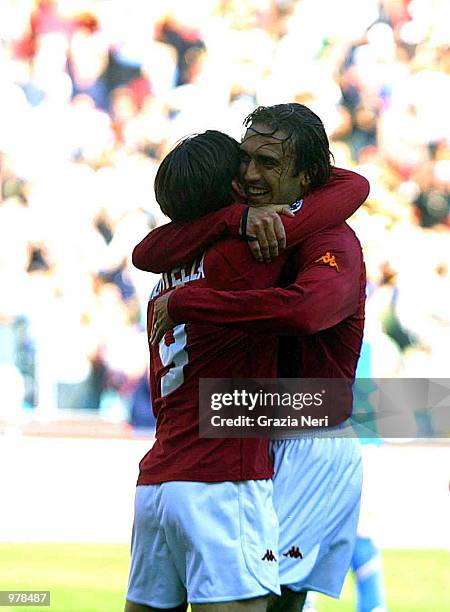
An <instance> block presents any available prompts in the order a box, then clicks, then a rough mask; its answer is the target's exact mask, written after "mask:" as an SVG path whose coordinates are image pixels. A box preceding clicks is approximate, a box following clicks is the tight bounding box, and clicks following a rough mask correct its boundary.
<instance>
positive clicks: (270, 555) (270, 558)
mask: <svg viewBox="0 0 450 612" xmlns="http://www.w3.org/2000/svg"><path fill="white" fill-rule="evenodd" d="M276 560H277V558H276V557H275V555H274V554H273V552H272V551H271V550H269V549H267V550H266V554H265V555H264V557H263V558H262V559H261V561H276Z"/></svg>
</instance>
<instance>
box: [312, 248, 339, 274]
mask: <svg viewBox="0 0 450 612" xmlns="http://www.w3.org/2000/svg"><path fill="white" fill-rule="evenodd" d="M319 261H321V262H322V263H324V264H328V265H329V266H330V268H336V272H339V266H338V265H337V261H336V257H335V256H334V255H332V254H331V253H330V251H327V252H326V253H325V255H322V257H319V259H316V260H315V262H314V263H319Z"/></svg>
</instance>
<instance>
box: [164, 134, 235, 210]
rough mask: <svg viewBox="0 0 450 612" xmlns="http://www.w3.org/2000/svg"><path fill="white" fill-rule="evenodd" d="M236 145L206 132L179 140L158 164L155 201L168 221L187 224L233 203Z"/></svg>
mask: <svg viewBox="0 0 450 612" xmlns="http://www.w3.org/2000/svg"><path fill="white" fill-rule="evenodd" d="M239 163H240V157H239V143H238V142H237V141H236V140H235V139H234V138H231V136H228V135H227V134H224V133H222V132H218V131H216V130H207V131H206V132H204V133H203V134H195V135H191V136H188V137H186V138H183V140H181V141H180V142H179V143H178V144H177V145H176V146H175V148H174V149H172V151H170V152H169V153H168V154H167V155H166V157H165V158H164V159H163V160H162V162H161V164H160V166H159V168H158V172H157V173H156V178H155V195H156V200H157V202H158V204H159V206H160V208H161V210H162V211H163V213H164V214H165V215H167V216H168V217H170V219H172V221H191V220H193V219H197V218H198V217H201V216H203V215H205V214H206V213H208V212H212V211H214V210H218V209H219V208H223V207H225V206H228V205H229V204H231V202H232V201H233V198H232V192H231V181H232V180H233V178H235V177H236V176H237V174H238V172H239Z"/></svg>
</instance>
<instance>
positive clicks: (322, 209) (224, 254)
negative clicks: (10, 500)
mask: <svg viewBox="0 0 450 612" xmlns="http://www.w3.org/2000/svg"><path fill="white" fill-rule="evenodd" d="M367 194H368V183H367V181H366V180H365V179H364V178H363V177H361V176H359V175H357V174H355V173H352V172H348V171H345V170H335V171H334V173H333V178H332V180H331V181H330V182H329V183H328V184H327V185H326V186H324V187H322V188H320V189H317V190H316V191H315V192H314V193H313V194H311V195H310V196H308V197H307V198H306V199H305V201H304V203H303V206H301V207H300V206H298V207H297V210H296V216H295V218H293V219H291V218H287V217H283V218H282V220H283V223H284V225H285V227H286V231H287V244H288V248H287V250H286V251H285V252H284V253H283V255H282V256H281V257H279V258H278V259H277V260H276V261H275V262H273V263H272V264H259V263H256V262H255V261H254V260H253V259H252V257H251V255H250V251H249V249H248V246H247V245H246V244H245V243H243V242H240V241H238V240H222V241H220V242H219V243H217V244H216V245H215V246H214V247H213V248H211V249H210V250H209V251H208V252H207V254H206V255H205V258H204V259H203V261H202V265H201V266H199V264H196V265H194V267H192V265H191V264H189V265H188V266H186V267H185V268H181V269H180V268H178V269H177V270H174V271H172V272H171V273H170V274H165V275H164V276H163V279H162V281H161V284H160V286H159V289H157V291H156V292H155V296H156V293H157V292H158V291H165V290H168V289H170V288H172V287H175V286H178V285H180V284H183V283H188V286H187V287H186V288H182V289H180V290H179V291H180V292H181V295H184V296H186V300H187V306H186V315H188V316H189V317H190V321H189V322H188V324H187V325H185V326H184V325H182V323H185V322H187V320H188V319H187V318H186V317H185V316H184V312H183V313H178V314H180V317H179V319H177V320H179V321H180V324H181V325H180V327H177V328H176V329H175V330H174V333H173V334H168V335H166V337H165V338H164V340H163V341H162V342H163V343H164V344H162V345H161V344H160V347H159V348H158V350H157V349H155V348H153V347H151V349H150V350H151V364H152V368H151V386H152V397H153V403H154V410H155V413H156V416H157V440H156V443H155V445H154V447H153V448H152V449H151V451H150V452H149V453H148V454H147V455H146V456H145V457H144V459H143V460H142V462H141V466H140V467H141V473H140V476H139V481H138V483H139V484H152V483H159V482H163V481H166V480H200V481H205V482H213V481H223V480H240V479H253V478H266V477H268V476H270V475H271V473H272V470H271V466H270V465H269V463H268V459H267V443H266V442H265V441H263V440H255V439H252V440H235V439H230V440H211V439H206V438H204V439H199V438H198V380H199V378H200V377H202V378H232V377H244V378H245V377H262V378H269V377H272V376H275V375H276V366H275V352H276V347H277V340H276V337H275V336H274V333H278V332H276V330H273V331H271V330H270V329H268V327H267V325H263V326H262V331H263V332H264V333H263V334H261V335H259V336H258V335H255V334H253V333H252V334H250V335H249V334H248V332H247V331H245V330H238V329H235V330H231V329H229V328H228V329H227V330H225V327H224V326H228V325H231V326H234V325H235V323H236V320H237V318H238V317H237V313H236V311H235V310H234V311H232V313H231V316H230V318H229V319H228V320H227V314H226V310H224V312H223V316H221V313H220V311H219V312H218V313H214V312H211V311H210V309H209V307H206V308H205V307H204V306H205V304H199V302H198V301H197V298H195V300H193V301H192V302H189V295H190V294H189V293H188V292H189V291H193V294H194V296H195V293H196V292H198V294H197V297H198V296H199V294H201V292H205V295H208V292H211V294H210V295H211V297H212V301H211V302H210V305H212V304H213V302H214V299H219V300H225V301H226V299H227V298H226V296H227V295H229V296H230V298H231V302H230V304H232V302H233V298H236V296H239V295H242V293H241V292H242V291H243V290H247V289H250V290H257V289H264V288H268V287H271V286H273V285H274V284H275V283H276V282H277V281H278V280H279V277H280V272H281V269H282V267H283V265H284V264H285V261H286V258H287V257H288V254H289V249H290V248H292V247H293V246H295V245H297V244H298V243H299V242H300V241H301V240H304V239H305V237H307V236H310V235H311V234H312V232H314V231H317V230H319V229H322V228H324V227H328V226H329V225H330V224H335V223H336V222H341V221H342V220H344V219H345V218H346V217H347V216H349V215H350V214H352V212H354V210H356V208H357V207H358V206H360V205H361V204H362V202H363V201H364V200H365V198H366V197H367ZM242 211H243V206H241V205H234V206H231V207H229V208H227V209H224V210H221V211H218V212H216V213H212V214H210V215H207V216H205V217H202V218H201V219H199V220H197V221H196V222H192V223H189V224H169V225H166V226H163V227H161V228H158V229H156V230H154V231H153V232H151V233H150V234H149V235H148V236H147V237H146V238H145V239H144V240H143V241H142V242H141V243H139V245H137V247H136V248H135V250H134V252H133V262H134V264H135V265H136V266H137V267H139V268H141V269H144V270H151V271H161V270H164V269H166V270H167V269H168V268H170V267H173V266H175V265H176V264H177V263H178V262H179V263H184V262H186V261H189V258H190V259H192V258H193V257H194V256H195V255H196V254H198V253H200V252H202V249H204V248H205V244H210V243H211V242H213V241H214V240H216V239H217V238H219V237H221V236H223V235H224V234H227V233H228V234H230V233H231V234H234V235H237V234H238V231H239V222H240V218H241V214H242ZM234 291H236V292H238V293H233V292H234ZM185 292H186V293H185ZM181 295H180V298H181ZM155 296H154V297H155ZM174 297H176V293H175V294H173V296H172V298H171V300H170V302H171V308H173V309H174V312H173V314H174V315H175V316H178V314H177V313H176V312H175V311H176V308H177V307H176V304H175V302H173V298H174ZM197 308H198V312H196V310H197ZM182 310H184V309H182ZM200 311H201V313H202V315H201V316H200V315H199V313H200ZM240 314H241V316H243V317H244V319H246V317H245V313H242V312H241V313H240ZM151 316H152V303H150V306H149V325H150V323H151ZM211 317H213V318H215V320H214V321H212V320H211ZM233 317H234V318H233ZM246 323H248V320H246V322H244V323H243V325H246ZM149 329H150V327H149ZM250 331H252V332H253V331H254V329H253V328H252V329H251V330H250ZM171 364H173V366H172V367H170V365H171ZM176 368H178V369H176ZM177 373H178V374H181V378H179V377H178V376H177ZM180 381H181V382H180ZM178 383H180V384H178ZM167 390H169V393H166V391H167Z"/></svg>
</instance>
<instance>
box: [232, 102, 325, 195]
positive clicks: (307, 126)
mask: <svg viewBox="0 0 450 612" xmlns="http://www.w3.org/2000/svg"><path fill="white" fill-rule="evenodd" d="M257 123H260V124H263V125H266V126H268V127H269V128H271V129H272V130H273V134H275V132H277V131H278V130H283V131H284V132H286V134H287V137H286V141H287V140H289V141H290V143H291V144H292V147H293V151H294V155H295V167H294V174H293V176H297V175H298V174H299V173H300V172H305V174H306V176H307V178H308V180H309V183H310V188H311V189H315V188H316V187H319V185H325V183H326V182H327V181H328V180H329V178H330V175H331V168H332V165H331V159H332V157H333V156H332V154H331V152H330V143H329V142H328V137H327V134H326V132H325V128H324V126H323V123H322V121H321V119H320V117H318V116H317V115H316V114H315V113H313V111H312V110H311V109H309V108H308V107H307V106H304V105H303V104H297V103H296V102H292V103H289V104H275V105H274V106H258V108H256V109H255V110H254V111H253V112H251V113H250V114H249V115H248V116H247V117H246V118H245V120H244V126H245V127H246V128H252V126H253V125H255V124H257Z"/></svg>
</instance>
